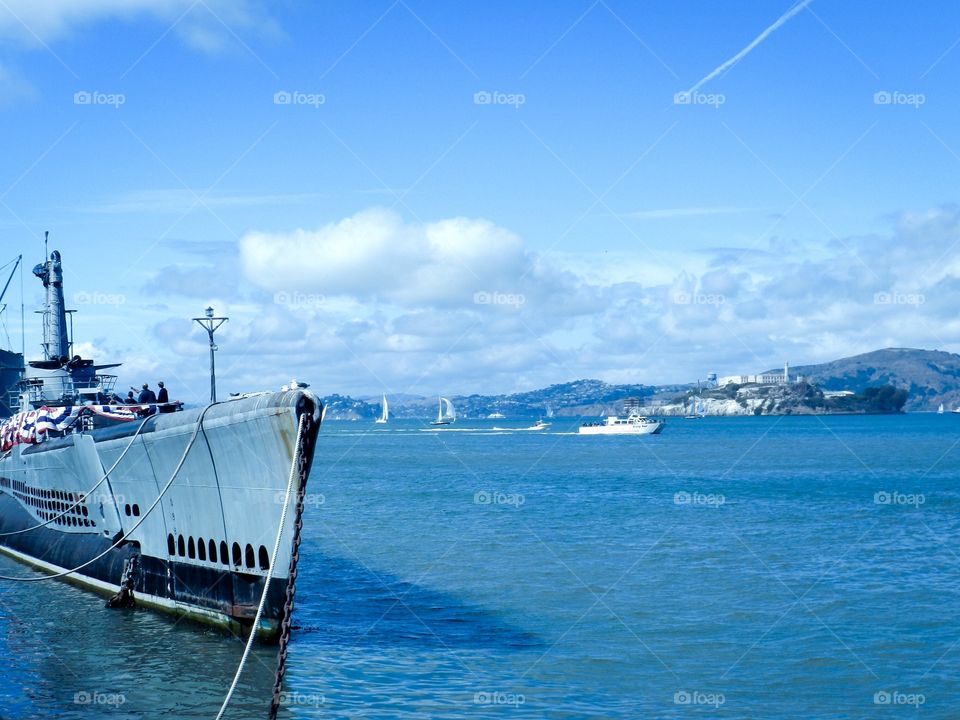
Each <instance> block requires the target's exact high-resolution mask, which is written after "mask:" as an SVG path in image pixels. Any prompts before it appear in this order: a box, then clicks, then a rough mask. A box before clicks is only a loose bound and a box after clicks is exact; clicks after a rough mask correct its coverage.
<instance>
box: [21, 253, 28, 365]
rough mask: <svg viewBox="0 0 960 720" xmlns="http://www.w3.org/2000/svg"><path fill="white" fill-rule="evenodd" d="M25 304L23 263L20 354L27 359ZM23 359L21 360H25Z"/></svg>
mask: <svg viewBox="0 0 960 720" xmlns="http://www.w3.org/2000/svg"><path fill="white" fill-rule="evenodd" d="M24 312H25V310H24V304H23V263H20V354H21V355H22V356H23V358H26V357H27V325H26V320H25V318H24ZM23 358H21V359H23Z"/></svg>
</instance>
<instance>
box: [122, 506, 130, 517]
mask: <svg viewBox="0 0 960 720" xmlns="http://www.w3.org/2000/svg"><path fill="white" fill-rule="evenodd" d="M123 513H124V515H126V516H127V517H130V503H127V504H126V505H124V506H123Z"/></svg>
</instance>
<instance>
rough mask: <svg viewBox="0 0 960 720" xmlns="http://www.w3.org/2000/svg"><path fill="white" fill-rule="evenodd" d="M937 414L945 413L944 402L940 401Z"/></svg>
mask: <svg viewBox="0 0 960 720" xmlns="http://www.w3.org/2000/svg"><path fill="white" fill-rule="evenodd" d="M937 415H943V403H940V407H938V408H937Z"/></svg>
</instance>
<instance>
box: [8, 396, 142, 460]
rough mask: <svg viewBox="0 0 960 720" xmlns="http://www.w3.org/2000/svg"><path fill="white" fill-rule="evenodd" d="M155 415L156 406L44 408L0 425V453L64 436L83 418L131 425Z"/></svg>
mask: <svg viewBox="0 0 960 720" xmlns="http://www.w3.org/2000/svg"><path fill="white" fill-rule="evenodd" d="M156 412H158V408H157V406H156V405H80V406H67V407H46V406H44V407H41V408H40V409H38V410H30V411H28V412H22V413H18V414H16V415H14V416H13V417H11V418H9V419H7V420H6V421H4V423H3V424H2V425H0V452H7V451H8V450H10V449H11V448H12V447H13V446H14V445H21V444H27V445H33V444H36V443H40V442H43V441H44V440H46V439H47V438H48V437H49V434H50V433H51V432H63V431H65V430H69V429H70V428H72V427H73V426H74V425H75V424H76V423H77V420H78V419H79V418H80V417H81V416H83V415H87V414H92V415H99V416H100V417H104V418H107V419H109V420H115V421H119V422H131V421H133V420H136V419H137V418H142V417H146V416H147V415H153V414H155V413H156Z"/></svg>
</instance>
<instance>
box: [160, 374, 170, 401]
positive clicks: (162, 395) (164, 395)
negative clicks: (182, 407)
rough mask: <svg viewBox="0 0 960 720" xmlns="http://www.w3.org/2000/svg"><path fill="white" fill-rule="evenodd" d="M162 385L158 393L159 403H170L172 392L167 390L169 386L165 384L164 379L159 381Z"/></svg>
mask: <svg viewBox="0 0 960 720" xmlns="http://www.w3.org/2000/svg"><path fill="white" fill-rule="evenodd" d="M157 385H159V386H160V391H159V392H158V393H157V402H158V403H161V404H163V403H168V402H170V394H169V393H168V392H167V388H166V387H165V386H164V384H163V380H161V381H160V382H158V383H157Z"/></svg>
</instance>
